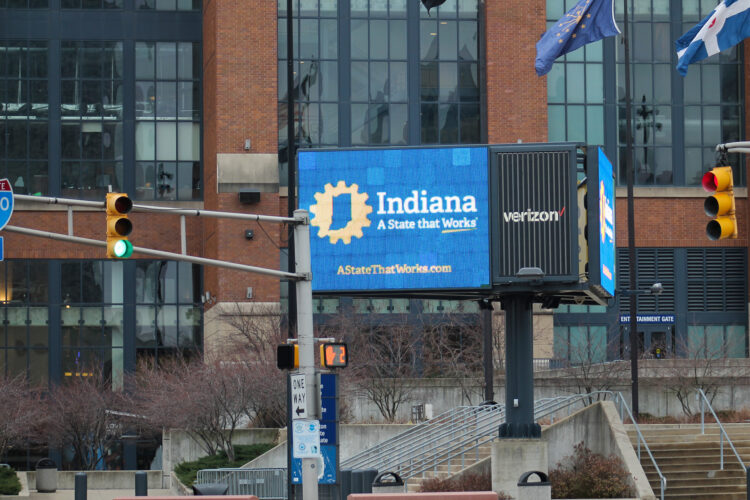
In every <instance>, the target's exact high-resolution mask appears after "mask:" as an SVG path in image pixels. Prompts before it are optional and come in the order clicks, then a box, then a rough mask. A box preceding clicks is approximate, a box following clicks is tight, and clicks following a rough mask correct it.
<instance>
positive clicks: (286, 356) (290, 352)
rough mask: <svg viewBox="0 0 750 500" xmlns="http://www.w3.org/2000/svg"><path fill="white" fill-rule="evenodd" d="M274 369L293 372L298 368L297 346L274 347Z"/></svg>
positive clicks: (283, 345) (281, 345) (282, 345)
mask: <svg viewBox="0 0 750 500" xmlns="http://www.w3.org/2000/svg"><path fill="white" fill-rule="evenodd" d="M276 367H277V368H278V369H279V370H294V369H296V368H299V345H297V344H280V345H278V346H277V347H276Z"/></svg>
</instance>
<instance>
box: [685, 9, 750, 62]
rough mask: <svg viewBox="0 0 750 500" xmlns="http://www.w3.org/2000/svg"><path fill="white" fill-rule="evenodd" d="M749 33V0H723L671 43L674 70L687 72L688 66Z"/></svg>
mask: <svg viewBox="0 0 750 500" xmlns="http://www.w3.org/2000/svg"><path fill="white" fill-rule="evenodd" d="M749 36H750V0H723V1H722V2H721V3H720V4H719V5H717V6H716V8H715V9H714V10H713V11H712V12H711V13H710V14H709V15H708V16H706V17H705V18H704V19H703V21H701V22H700V23H698V24H696V25H695V26H693V27H692V28H691V29H690V31H688V32H687V33H685V34H684V35H682V36H681V37H680V38H679V39H678V40H677V41H676V42H675V43H674V44H675V49H676V50H677V72H678V73H680V74H681V75H682V76H685V75H687V70H688V65H689V64H692V63H694V62H698V61H702V60H703V59H705V58H707V57H708V56H712V55H714V54H718V53H719V52H721V51H722V50H726V49H728V48H730V47H733V46H735V45H737V44H738V43H740V42H741V41H742V40H743V39H745V38H747V37H749Z"/></svg>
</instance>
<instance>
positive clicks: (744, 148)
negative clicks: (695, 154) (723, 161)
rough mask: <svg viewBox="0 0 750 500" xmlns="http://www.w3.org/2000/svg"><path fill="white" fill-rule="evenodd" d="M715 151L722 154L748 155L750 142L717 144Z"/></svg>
mask: <svg viewBox="0 0 750 500" xmlns="http://www.w3.org/2000/svg"><path fill="white" fill-rule="evenodd" d="M716 151H718V152H724V153H750V142H747V141H745V142H727V143H724V144H718V145H717V146H716Z"/></svg>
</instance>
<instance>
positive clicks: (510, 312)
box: [499, 294, 542, 439]
mask: <svg viewBox="0 0 750 500" xmlns="http://www.w3.org/2000/svg"><path fill="white" fill-rule="evenodd" d="M532 306H533V297H532V296H531V295H524V294H516V295H510V296H508V297H506V298H504V299H503V308H504V309H505V423H503V424H501V425H500V430H499V433H500V437H501V438H516V439H517V438H540V437H541V436H542V428H541V426H540V425H539V424H537V423H536V422H534V361H533V360H534V349H533V348H534V335H533V333H534V329H533V318H534V316H533V307H532Z"/></svg>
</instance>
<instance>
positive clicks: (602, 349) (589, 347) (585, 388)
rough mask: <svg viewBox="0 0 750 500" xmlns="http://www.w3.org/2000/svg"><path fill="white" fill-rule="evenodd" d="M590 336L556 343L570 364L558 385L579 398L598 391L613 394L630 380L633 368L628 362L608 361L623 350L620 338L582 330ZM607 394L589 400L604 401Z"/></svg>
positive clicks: (559, 340)
mask: <svg viewBox="0 0 750 500" xmlns="http://www.w3.org/2000/svg"><path fill="white" fill-rule="evenodd" d="M581 328H582V329H583V331H585V332H586V333H587V334H586V335H585V336H580V337H576V338H574V337H571V338H568V339H561V338H558V339H556V342H557V344H558V346H559V348H561V349H562V350H564V351H565V354H566V356H565V357H566V358H567V360H568V362H569V364H570V366H569V367H568V368H565V369H564V370H563V371H562V376H561V377H560V378H559V379H558V383H559V384H560V385H561V386H562V387H564V388H566V389H567V390H569V391H571V392H573V393H577V394H590V393H593V392H598V391H611V390H613V389H615V388H616V387H617V386H618V385H620V384H622V380H623V379H624V378H625V377H626V376H627V373H628V370H629V366H630V365H629V364H628V363H627V362H625V361H607V358H608V352H613V350H614V349H616V348H617V346H619V338H617V337H616V336H611V335H608V334H607V332H606V331H602V332H599V335H592V330H591V329H590V328H587V327H586V326H582V327H581ZM605 397H606V395H605V394H598V395H596V396H591V397H589V402H593V401H595V400H599V399H604V398H605Z"/></svg>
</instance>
